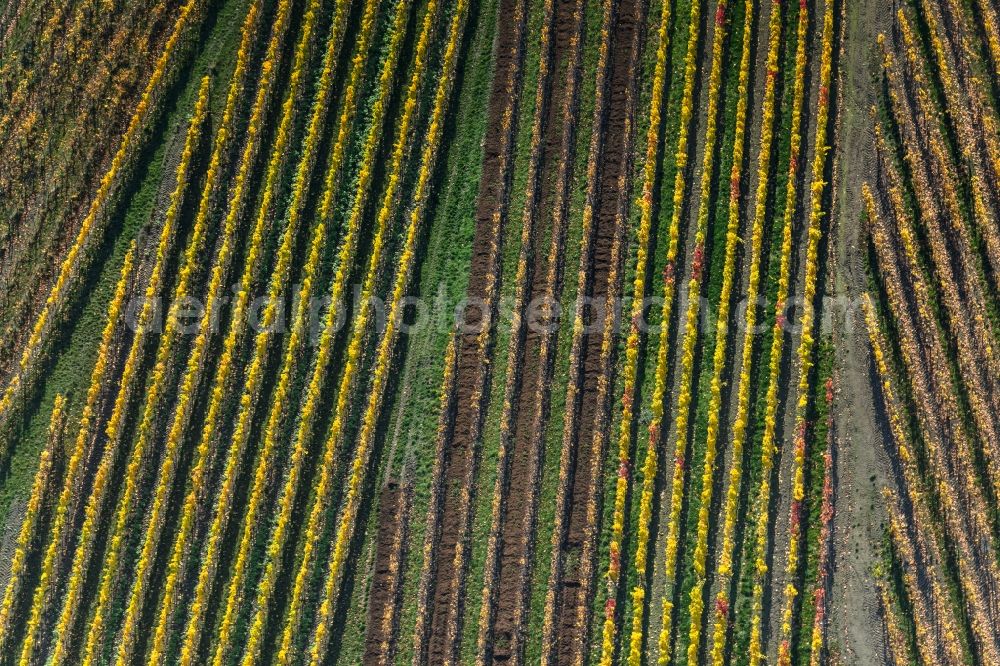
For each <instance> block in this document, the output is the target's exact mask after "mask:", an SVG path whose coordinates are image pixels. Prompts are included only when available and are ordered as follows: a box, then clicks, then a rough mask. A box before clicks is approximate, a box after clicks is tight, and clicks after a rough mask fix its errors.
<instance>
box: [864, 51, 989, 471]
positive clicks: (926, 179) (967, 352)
mask: <svg viewBox="0 0 1000 666" xmlns="http://www.w3.org/2000/svg"><path fill="white" fill-rule="evenodd" d="M880 42H881V43H882V45H883V48H884V49H886V51H885V57H884V62H883V69H884V71H885V73H886V76H887V78H888V80H889V83H890V85H889V101H890V107H891V111H892V113H893V116H894V117H895V118H896V121H897V123H898V125H899V127H900V128H901V133H902V136H903V141H902V148H903V158H904V160H905V162H906V163H907V164H908V165H909V166H910V169H911V173H912V174H913V189H914V191H915V193H916V197H917V201H918V203H919V206H920V213H921V218H922V221H923V222H924V229H925V230H926V235H927V238H928V241H929V243H928V244H929V246H930V255H931V267H932V269H933V272H934V274H935V276H936V277H937V278H938V284H939V286H940V293H941V300H942V302H943V304H944V309H945V313H946V314H947V322H948V323H949V324H950V329H951V332H952V334H953V336H954V339H955V341H956V347H957V350H958V363H959V369H960V372H961V375H962V377H963V379H967V380H969V381H968V384H969V386H968V387H967V394H968V397H969V399H970V404H971V406H972V408H973V417H974V419H973V423H974V425H975V426H976V428H977V430H979V431H980V432H981V435H982V438H983V439H984V441H985V444H986V446H985V449H986V458H987V461H988V462H989V464H988V466H987V471H988V472H989V476H990V481H991V483H992V484H993V485H994V487H995V488H996V487H1000V467H998V461H1000V450H998V449H997V446H996V442H995V436H991V435H994V434H995V428H994V424H993V414H991V410H990V409H989V407H988V403H987V398H986V397H984V396H988V395H989V393H988V392H987V388H986V386H984V384H985V378H984V377H982V376H981V375H980V372H979V370H980V368H979V367H978V363H979V361H982V360H986V361H988V360H989V349H990V345H989V341H988V338H989V336H988V334H986V333H985V332H984V330H983V328H982V327H983V326H985V322H984V321H983V320H984V318H985V314H984V309H985V308H975V307H973V309H974V310H976V313H975V314H974V316H973V317H969V316H968V314H967V310H968V303H969V300H968V299H967V298H963V296H962V295H961V294H960V293H959V290H958V283H957V282H956V276H955V266H954V263H953V261H952V254H951V252H950V250H949V243H948V238H947V237H948V235H949V234H948V230H947V229H945V228H942V226H943V222H942V216H944V217H947V215H946V214H945V213H944V212H943V211H941V210H940V208H939V206H938V199H937V197H936V196H934V195H933V193H935V192H936V191H937V190H936V189H932V188H931V186H930V182H931V180H932V179H933V174H929V173H928V171H927V170H926V166H927V165H926V160H924V159H923V155H922V153H921V152H919V149H918V148H917V146H919V145H920V139H919V136H918V135H917V133H918V131H919V130H918V128H917V127H916V125H917V123H916V122H914V118H913V117H912V116H911V115H910V114H909V113H908V107H907V106H905V105H904V102H903V99H904V98H903V97H902V94H903V89H904V88H903V85H904V84H903V82H902V81H901V79H900V75H899V71H898V68H897V67H896V66H895V60H894V58H893V57H892V55H891V53H889V52H888V50H887V48H886V44H885V39H884V38H881V39H880ZM876 137H877V139H878V140H879V141H880V142H881V143H884V140H883V139H882V135H881V133H880V132H878V133H877V134H876ZM937 139H938V138H937V137H932V139H931V143H932V145H935V146H937V147H938V148H940V146H939V140H937ZM935 182H938V183H939V184H940V181H938V180H935ZM944 185H945V187H944V188H943V189H944V190H945V191H946V197H945V198H946V199H949V200H950V201H951V202H952V204H951V209H952V212H953V213H954V209H955V206H956V205H957V204H955V199H954V196H955V195H954V191H953V190H952V191H951V194H950V195H949V194H947V192H948V190H949V188H948V186H947V183H945V184H944ZM953 222H956V223H957V224H961V223H960V222H958V221H955V220H953ZM902 232H903V233H902V239H903V241H904V248H905V247H907V246H906V243H907V242H908V241H909V240H910V239H912V237H913V232H908V233H907V232H905V230H902ZM910 247H912V245H911V246H910ZM911 253H912V252H911ZM959 254H960V255H961V254H964V253H963V252H962V251H961V250H959ZM967 277H973V279H975V276H967ZM925 315H926V316H928V317H929V318H933V317H930V313H925ZM970 320H973V321H974V322H975V323H977V324H979V325H978V326H972V325H970ZM976 329H978V334H977V330H976ZM977 342H979V343H985V344H977ZM949 383H950V382H949ZM946 385H947V384H946ZM964 439H965V436H964V435H963V436H962V437H960V438H959V441H964Z"/></svg>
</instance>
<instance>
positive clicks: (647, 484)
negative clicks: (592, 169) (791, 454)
mask: <svg viewBox="0 0 1000 666" xmlns="http://www.w3.org/2000/svg"><path fill="white" fill-rule="evenodd" d="M700 38H701V3H700V2H692V3H691V16H690V19H689V21H688V43H687V51H686V52H685V56H684V93H683V96H682V98H681V114H680V127H679V131H678V136H677V150H676V152H675V154H674V163H675V166H676V173H675V174H674V190H673V209H672V211H671V216H670V228H669V230H668V232H667V233H668V235H669V241H670V242H669V245H668V247H667V263H666V266H665V267H664V279H663V306H662V308H661V318H660V331H659V334H660V344H659V348H658V351H657V355H656V375H655V382H654V386H653V399H652V403H651V405H650V409H651V410H652V417H651V419H650V422H649V428H648V437H649V439H648V442H647V445H646V459H645V462H644V463H643V470H642V473H643V481H642V495H641V496H640V500H639V526H638V533H637V535H636V554H635V561H634V565H635V571H636V578H637V581H638V582H637V584H636V585H635V587H633V588H632V633H631V634H630V636H629V655H628V660H629V664H630V666H639V664H640V663H641V661H642V651H643V643H644V642H645V620H646V562H647V560H648V559H649V558H648V553H649V527H650V523H651V522H652V516H653V485H654V483H655V480H656V467H657V454H656V449H657V448H658V446H659V442H660V439H661V437H660V428H661V426H662V424H663V408H664V403H665V401H666V393H667V363H668V356H669V354H668V352H669V349H668V347H669V345H668V341H669V339H670V321H671V318H672V315H673V307H674V294H675V293H676V290H677V289H676V287H677V281H676V276H675V271H676V266H675V263H676V261H677V252H678V250H679V248H680V225H681V216H682V212H683V208H684V198H685V193H686V190H687V167H688V160H689V159H690V156H689V150H690V146H689V144H690V134H691V116H692V114H693V108H694V88H695V83H696V79H697V78H698V42H699V41H700ZM649 166H650V165H649V163H648V162H647V165H646V168H647V169H649ZM649 175H651V174H648V173H647V176H649ZM647 187H648V188H649V189H651V188H652V186H651V185H648V186H647ZM651 196H652V194H651V192H648V191H647V192H646V194H644V195H643V198H644V201H643V206H645V205H652V201H651ZM636 297H637V298H641V296H639V295H637V296H636Z"/></svg>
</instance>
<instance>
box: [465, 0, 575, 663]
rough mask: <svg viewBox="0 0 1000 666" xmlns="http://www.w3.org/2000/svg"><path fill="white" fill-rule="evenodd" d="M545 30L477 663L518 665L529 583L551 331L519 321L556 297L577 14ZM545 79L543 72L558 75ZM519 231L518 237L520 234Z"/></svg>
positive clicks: (565, 9)
mask: <svg viewBox="0 0 1000 666" xmlns="http://www.w3.org/2000/svg"><path fill="white" fill-rule="evenodd" d="M548 4H549V7H550V10H551V17H548V18H547V19H546V20H547V21H551V23H548V24H547V27H548V28H549V29H550V30H551V37H550V38H549V39H550V42H549V44H550V46H549V52H548V53H546V54H544V55H543V57H547V58H548V72H549V73H550V75H549V77H548V79H549V80H548V81H540V84H539V85H540V88H539V91H538V100H539V102H540V103H539V105H538V109H537V110H536V116H535V121H534V122H535V128H534V130H533V133H535V132H537V133H538V134H537V136H538V138H539V142H538V145H537V146H533V148H532V157H531V159H532V164H531V165H530V167H529V169H530V174H531V175H529V179H530V180H532V183H531V185H529V188H530V189H529V194H528V197H527V200H526V202H525V210H524V225H525V227H526V230H527V231H526V233H525V236H524V238H523V239H522V242H524V243H525V245H524V246H523V247H522V249H521V252H522V255H521V261H522V262H524V269H525V274H524V275H523V280H524V282H523V283H522V285H520V286H519V295H518V303H517V305H516V307H517V309H518V310H517V313H516V316H518V317H520V320H516V321H519V323H518V330H517V331H515V332H514V333H513V336H514V340H513V342H512V348H511V350H510V353H509V369H508V372H509V374H508V378H507V386H506V389H505V405H504V410H505V413H504V415H503V417H502V420H503V424H502V425H501V437H502V438H503V440H504V441H503V442H502V443H501V446H502V452H501V454H500V460H499V461H498V474H497V477H498V481H497V486H496V488H495V489H494V492H495V496H494V505H495V508H494V511H495V514H494V521H495V522H494V523H493V525H492V526H491V534H490V539H491V549H492V550H493V552H490V553H488V554H487V560H488V561H487V564H486V567H487V569H488V572H487V574H486V577H487V583H486V586H485V587H486V594H487V595H488V596H487V597H486V598H485V599H484V604H485V607H484V612H483V615H482V616H481V626H480V653H479V655H478V663H493V662H499V663H520V662H521V661H522V660H523V657H524V655H523V651H524V631H525V616H526V614H527V613H526V608H527V604H528V593H529V590H530V582H531V576H532V564H533V562H534V546H535V521H536V516H537V504H538V493H539V488H540V483H539V481H540V478H539V475H540V470H541V468H542V464H541V456H542V454H543V451H544V437H543V436H542V435H541V433H543V432H544V430H545V425H546V424H547V422H548V416H549V401H550V399H551V379H552V373H553V370H554V365H553V361H554V358H555V354H554V350H555V348H556V341H557V335H558V328H557V327H553V329H552V330H547V327H543V326H539V325H538V324H539V323H542V322H537V321H536V322H529V321H526V320H527V318H528V317H529V313H528V312H527V311H526V308H527V306H528V304H530V303H533V302H535V303H537V302H541V299H546V298H557V297H558V295H559V294H560V293H561V292H562V283H563V273H564V261H563V258H564V252H563V246H564V244H565V238H566V227H567V206H566V203H567V193H568V191H567V188H568V186H569V178H570V175H571V174H570V170H571V169H570V166H569V165H571V164H572V163H573V161H574V153H575V151H574V146H575V137H576V134H575V123H574V122H573V120H574V118H575V116H576V107H577V101H578V88H579V78H580V76H579V62H580V57H581V53H582V49H581V48H580V44H579V41H580V37H581V29H582V12H580V10H579V3H577V2H574V1H573V0H558V2H550V3H548ZM563 70H565V76H557V77H555V79H554V80H553V78H552V76H551V73H553V72H562V71H563ZM540 218H541V219H551V225H552V230H551V237H550V239H549V241H550V243H549V246H550V249H549V251H548V252H547V253H546V252H545V247H544V244H545V241H546V238H545V235H544V234H538V233H536V226H537V222H538V220H539V219H540ZM523 231H524V230H523Z"/></svg>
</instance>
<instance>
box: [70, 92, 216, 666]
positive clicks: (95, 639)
mask: <svg viewBox="0 0 1000 666" xmlns="http://www.w3.org/2000/svg"><path fill="white" fill-rule="evenodd" d="M210 83H211V77H209V76H205V77H204V78H203V79H202V81H201V88H200V90H199V91H198V100H197V102H196V103H195V107H194V113H193V114H192V116H191V123H190V125H189V126H188V132H187V137H186V139H185V142H184V150H183V152H182V153H181V159H180V163H179V164H178V165H177V175H176V184H175V186H174V190H173V192H172V193H171V195H170V204H169V205H168V207H167V213H166V217H165V219H164V222H163V228H162V230H161V231H160V242H159V246H158V247H157V250H156V263H155V265H154V266H153V272H152V275H151V276H150V279H149V285H148V286H147V287H146V299H145V301H144V302H143V305H142V308H143V311H142V313H141V314H140V317H139V321H140V324H139V329H138V330H137V331H136V332H135V338H134V339H133V343H132V350H131V351H130V352H129V360H131V358H132V353H133V352H136V353H138V352H139V351H141V344H142V342H143V336H144V335H145V328H144V324H145V323H146V322H148V320H149V316H150V314H151V313H152V310H153V308H154V307H155V305H156V303H157V299H158V298H159V296H160V291H161V286H162V282H163V271H164V269H165V266H166V262H167V261H168V259H169V257H170V247H171V245H172V243H173V239H174V235H175V233H174V232H175V229H176V227H177V219H178V216H179V215H180V211H181V206H182V205H183V204H184V195H185V193H186V192H187V188H188V183H189V182H190V181H189V178H188V170H189V169H190V167H191V160H192V158H193V157H194V153H195V151H196V150H197V149H198V144H199V142H200V141H201V129H202V125H203V123H204V121H205V117H206V115H207V113H208V93H209V85H210ZM147 309H148V311H147ZM126 365H127V362H126ZM157 377H158V375H154V380H155V379H156V378H157ZM121 395H122V393H119V397H120V396H121ZM116 407H117V403H116ZM110 427H111V424H109V428H110ZM147 432H148V431H147ZM144 434H145V433H144ZM109 441H110V438H109ZM148 444H149V438H148V437H140V438H139V439H138V441H137V443H136V445H135V447H134V448H133V449H132V454H131V456H130V458H129V461H128V466H127V467H126V472H125V485H124V487H123V488H122V494H121V497H120V499H119V501H118V510H117V512H116V515H115V520H114V524H113V526H112V531H111V532H110V533H109V536H108V546H107V548H106V549H105V553H104V561H103V563H102V567H103V569H102V573H101V582H100V586H99V588H98V592H97V607H96V608H95V610H94V615H93V617H92V618H91V620H90V623H89V625H88V628H87V629H85V630H84V635H86V636H87V639H86V641H87V642H86V644H85V646H84V651H83V658H82V660H81V664H83V666H91V664H93V662H94V659H95V658H98V657H99V656H100V655H98V654H97V650H98V649H99V647H100V645H101V644H102V643H103V640H104V633H105V626H104V622H105V612H106V610H107V606H108V604H109V603H111V602H112V594H113V592H114V585H115V583H116V582H117V579H118V570H119V568H120V564H121V557H122V548H123V547H124V545H125V543H124V540H125V537H126V535H127V532H128V529H129V524H130V523H131V522H132V518H133V510H134V509H135V508H136V505H137V504H138V492H139V485H140V483H141V478H140V476H141V475H142V468H143V464H144V462H145V460H146V458H147V457H148V454H147V451H146V449H147V447H148Z"/></svg>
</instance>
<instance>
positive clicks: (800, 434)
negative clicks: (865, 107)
mask: <svg viewBox="0 0 1000 666" xmlns="http://www.w3.org/2000/svg"><path fill="white" fill-rule="evenodd" d="M821 53H822V55H821V56H820V69H819V100H818V103H817V109H816V136H815V139H814V141H813V149H814V151H815V153H814V155H813V164H812V179H811V184H810V210H809V222H808V225H807V229H806V231H807V237H808V245H807V247H806V264H805V285H804V294H803V304H802V317H801V318H800V320H799V322H800V326H801V331H802V337H801V339H800V340H799V349H798V356H799V381H798V389H797V391H798V399H797V401H796V405H795V427H794V429H793V431H792V432H793V436H794V437H795V438H796V444H795V458H794V460H793V470H792V506H791V509H790V512H791V518H790V524H791V536H790V538H789V540H788V548H787V557H786V566H785V578H786V584H785V603H784V611H783V613H782V619H781V642H780V644H779V654H778V663H780V664H790V663H791V654H790V652H791V634H792V615H793V612H794V604H795V598H796V597H797V596H798V594H799V590H798V587H797V586H796V584H795V582H794V581H796V580H797V578H798V571H799V561H800V559H801V557H800V550H801V547H800V546H801V544H800V543H799V542H800V540H801V531H802V529H801V524H802V521H801V518H802V515H801V513H802V501H803V500H804V499H805V463H806V448H807V447H806V428H807V424H806V417H807V416H808V406H809V393H810V384H809V375H810V371H811V369H812V366H813V356H812V355H813V346H814V343H815V339H814V337H813V334H814V324H815V317H816V303H815V299H816V282H817V277H818V271H819V257H818V255H819V242H820V240H821V239H822V238H823V230H822V228H821V222H822V217H823V215H824V214H825V213H824V211H823V193H824V192H825V190H826V182H825V181H824V175H823V174H824V171H825V169H826V154H827V152H829V150H830V146H829V145H828V144H827V130H828V124H829V123H828V120H829V117H830V94H829V93H830V82H831V72H832V70H833V3H832V2H827V3H826V6H825V9H824V12H823V42H822V52H821Z"/></svg>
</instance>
